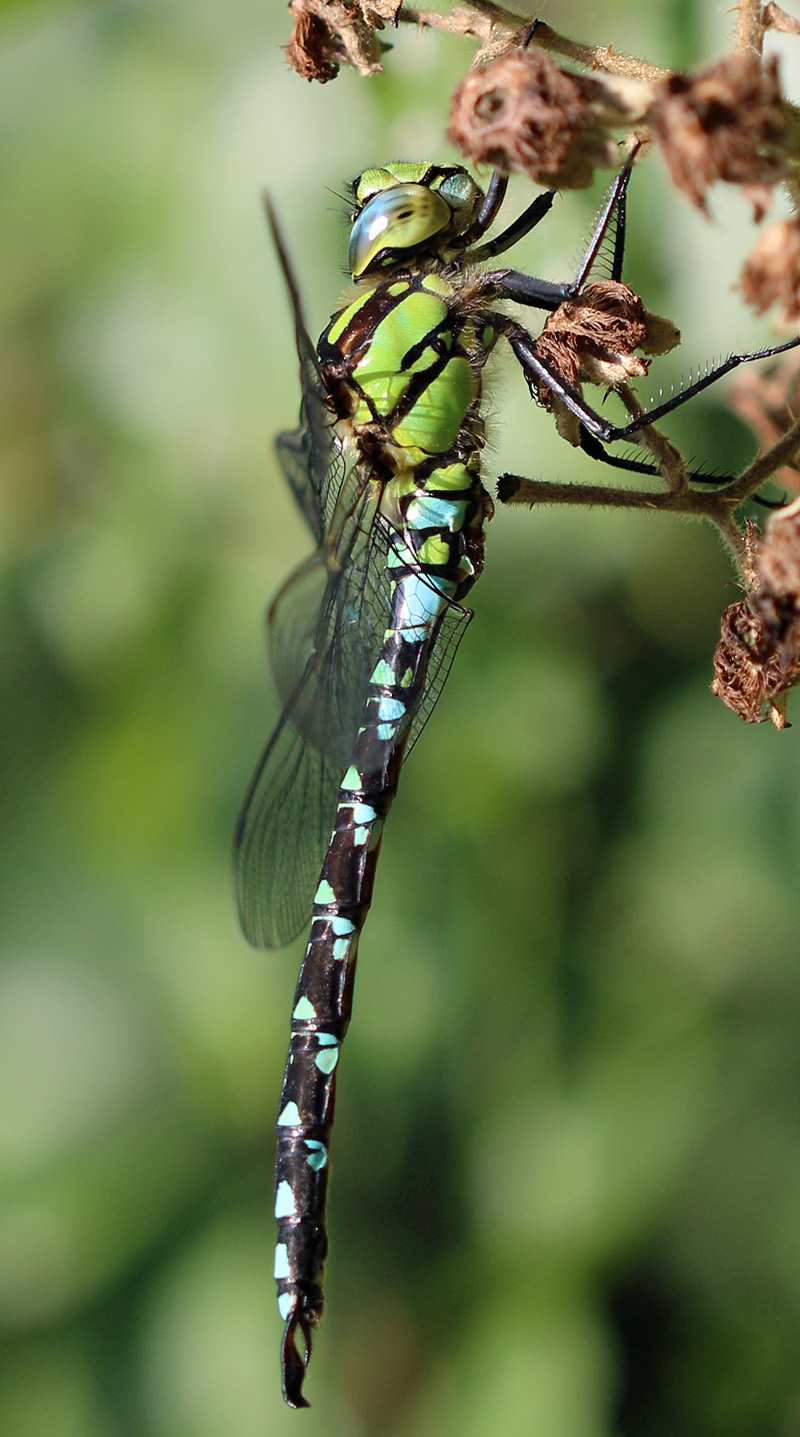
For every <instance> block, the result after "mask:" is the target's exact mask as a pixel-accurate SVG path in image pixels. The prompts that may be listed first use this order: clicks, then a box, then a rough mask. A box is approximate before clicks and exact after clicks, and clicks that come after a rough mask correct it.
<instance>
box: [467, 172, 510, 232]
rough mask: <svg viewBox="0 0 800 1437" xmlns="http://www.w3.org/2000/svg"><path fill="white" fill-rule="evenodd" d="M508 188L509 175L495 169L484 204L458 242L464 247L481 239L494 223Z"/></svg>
mask: <svg viewBox="0 0 800 1437" xmlns="http://www.w3.org/2000/svg"><path fill="white" fill-rule="evenodd" d="M507 189H508V176H507V175H501V173H500V171H499V170H493V171H492V178H491V179H490V181H489V184H488V186H487V189H486V195H485V198H484V201H483V204H482V205H481V207H480V209H479V211H478V213H477V215H476V216H475V219H474V220H473V221H472V224H471V225H470V227H469V229H468V230H465V231H464V233H463V235H461V236H460V237H459V241H458V243H459V245H460V246H461V247H462V249H467V247H468V246H469V245H471V244H474V243H475V241H476V240H479V239H480V237H481V235H484V234H485V233H486V231H487V230H488V228H489V226H490V225H492V224H494V222H495V220H496V218H497V214H498V211H499V209H500V206H501V205H502V203H503V200H504V199H505V197H506V190H507Z"/></svg>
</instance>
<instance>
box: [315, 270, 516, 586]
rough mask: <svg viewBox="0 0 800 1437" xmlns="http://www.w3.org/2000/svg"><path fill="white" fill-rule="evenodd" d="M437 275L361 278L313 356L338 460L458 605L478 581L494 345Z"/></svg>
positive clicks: (470, 308)
mask: <svg viewBox="0 0 800 1437" xmlns="http://www.w3.org/2000/svg"><path fill="white" fill-rule="evenodd" d="M463 283H464V282H463V280H462V276H461V274H460V273H459V272H458V270H453V269H451V270H450V272H449V273H446V272H445V266H441V267H439V266H436V265H435V264H434V265H433V266H430V264H429V266H428V267H426V268H425V269H423V268H422V267H420V269H416V268H413V269H412V268H406V269H404V270H399V269H398V270H394V271H393V272H391V273H389V274H387V275H386V276H385V277H383V278H381V277H378V276H375V277H368V278H366V279H365V280H363V281H362V282H361V283H360V285H359V288H358V293H357V295H356V298H355V299H354V300H352V301H351V303H350V304H348V305H347V306H346V307H345V308H344V309H343V310H341V311H340V312H339V313H338V314H336V315H334V317H333V319H332V320H331V322H330V324H329V326H328V328H327V329H326V330H325V332H324V333H323V335H322V337H321V339H320V341H319V346H318V353H319V359H320V367H321V373H322V378H323V382H324V384H325V388H326V391H327V393H328V395H329V397H330V402H331V404H332V407H333V409H334V411H335V414H336V418H337V420H338V422H339V423H338V427H339V432H340V435H341V437H342V440H343V443H344V446H345V448H346V449H347V450H348V451H349V452H350V454H351V457H353V458H354V459H355V461H356V462H360V463H361V464H362V465H364V466H365V467H368V469H369V473H370V476H371V477H372V478H373V479H377V480H381V481H383V486H384V487H383V494H382V499H381V511H382V513H383V515H384V517H385V518H386V519H387V520H388V521H389V522H390V523H391V524H392V525H393V527H394V528H395V529H397V530H399V531H402V532H403V533H404V535H405V536H406V541H407V542H408V543H409V544H410V545H411V547H412V549H413V552H414V557H415V560H416V562H418V563H420V564H424V565H427V566H431V567H439V568H440V569H441V572H443V573H444V572H445V571H447V572H448V574H450V575H451V576H452V578H453V580H454V582H455V584H456V588H457V593H458V596H459V597H461V596H462V595H463V593H465V592H466V590H467V588H469V587H470V585H471V583H472V582H474V579H475V578H476V577H477V575H478V574H479V573H480V569H481V565H482V558H483V526H484V523H485V521H486V519H487V518H488V517H489V514H490V513H491V501H490V500H489V498H488V495H487V494H486V492H485V490H484V488H483V486H482V484H481V482H480V451H481V449H482V447H483V440H484V430H483V421H482V418H481V413H480V395H481V371H482V369H483V366H484V364H485V362H486V359H487V357H488V354H489V353H490V350H491V347H492V343H493V339H494V336H493V334H492V332H491V330H490V328H489V326H488V325H484V324H483V323H482V322H481V320H480V319H478V320H476V318H475V306H474V300H472V301H471V302H470V303H467V302H466V301H465V300H464V299H463V297H462V288H463Z"/></svg>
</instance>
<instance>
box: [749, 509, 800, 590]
mask: <svg viewBox="0 0 800 1437" xmlns="http://www.w3.org/2000/svg"><path fill="white" fill-rule="evenodd" d="M756 569H757V572H758V577H759V580H760V588H761V592H762V594H764V595H768V596H770V597H772V598H775V599H780V600H781V601H783V602H784V603H787V604H791V605H792V606H793V608H794V609H795V610H796V611H797V613H799V614H800V499H795V500H794V503H792V504H787V505H786V507H785V508H783V509H777V510H776V511H775V513H774V514H771V515H770V518H769V522H768V524H767V529H766V533H765V535H764V538H763V539H762V540H761V543H760V544H759V546H758V550H757V552H756Z"/></svg>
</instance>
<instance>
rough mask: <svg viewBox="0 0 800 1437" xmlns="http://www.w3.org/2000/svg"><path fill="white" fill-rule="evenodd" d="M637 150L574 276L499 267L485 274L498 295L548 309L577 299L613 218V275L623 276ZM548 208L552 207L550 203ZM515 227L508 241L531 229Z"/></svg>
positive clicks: (488, 252) (488, 251) (486, 254)
mask: <svg viewBox="0 0 800 1437" xmlns="http://www.w3.org/2000/svg"><path fill="white" fill-rule="evenodd" d="M637 149H638V146H637ZM635 154H636V150H634V151H633V153H632V154H631V155H630V157H629V159H628V162H627V164H626V165H625V167H624V169H621V170H620V172H619V174H618V175H617V177H616V179H615V180H614V183H613V185H612V186H611V189H610V190H609V192H608V195H607V196H606V199H605V203H604V204H603V208H602V209H601V211H600V214H599V215H598V218H597V224H596V225H595V228H594V233H593V235H592V237H591V239H590V241H589V243H588V245H587V247H586V252H585V254H584V255H583V258H582V260H581V262H580V264H579V265H578V270H577V273H576V275H575V278H574V279H573V280H569V281H568V282H566V283H564V284H553V283H551V282H550V281H549V280H544V279H537V278H536V277H535V276H534V275H530V274H523V273H522V272H521V271H520V270H516V269H510V270H505V271H503V270H498V272H497V273H496V274H492V275H487V276H486V278H487V279H488V280H491V281H493V282H494V283H495V285H496V292H497V297H498V299H513V300H515V301H516V303H517V304H525V305H528V306H530V307H531V308H532V309H546V310H554V309H558V306H559V305H560V304H563V303H564V301H565V300H568V299H574V298H575V296H576V295H577V294H579V293H580V291H581V289H582V288H583V285H584V283H585V280H586V277H587V275H588V274H589V271H590V270H591V268H592V265H593V264H594V262H595V260H596V259H597V255H598V253H599V250H600V247H601V245H602V243H603V240H604V239H605V236H606V233H607V232H608V227H609V225H610V224H611V222H612V220H614V219H615V220H616V230H615V234H614V250H613V254H612V258H611V278H612V279H613V280H619V279H620V278H621V276H622V265H623V261H624V258H625V231H626V213H627V210H626V205H627V193H628V185H629V183H630V178H631V172H632V165H633V159H634V156H635ZM552 193H553V192H552V191H548V194H549V195H550V196H551V197H552ZM544 198H545V197H544V196H540V199H544ZM535 203H536V201H534V204H535ZM531 208H533V206H531ZM547 208H548V209H549V208H550V206H549V204H548V206H547ZM526 214H527V211H526ZM522 219H524V215H523V216H520V220H522ZM518 223H519V222H518ZM534 223H536V221H534ZM528 228H532V226H530V225H529V226H528ZM514 230H515V227H514V225H511V226H510V228H509V229H508V230H507V231H506V234H508V235H511V236H512V238H511V239H510V240H509V242H508V243H509V245H510V244H515V243H516V241H517V240H518V239H521V238H522V235H523V234H527V232H528V231H527V229H523V230H522V231H521V232H520V233H516V232H514V233H513V234H512V232H513V231H514ZM505 237H506V236H505V235H500V236H499V238H498V240H497V241H495V244H496V245H497V248H491V247H490V246H489V245H487V246H484V247H483V249H482V250H481V251H480V253H479V254H477V257H478V258H479V259H489V258H491V256H492V255H495V254H499V253H500V249H501V248H502V249H507V248H508V245H506V244H502V246H501V245H500V241H502V240H504V239H505ZM470 258H472V256H470Z"/></svg>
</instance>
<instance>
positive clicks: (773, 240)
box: [738, 215, 800, 325]
mask: <svg viewBox="0 0 800 1437" xmlns="http://www.w3.org/2000/svg"><path fill="white" fill-rule="evenodd" d="M738 287H739V289H740V290H741V292H742V295H743V296H744V300H745V303H746V304H751V305H752V306H753V308H754V309H755V311H756V313H757V314H763V313H764V311H765V310H767V309H769V308H770V307H771V306H772V305H773V304H780V305H781V306H782V316H781V318H782V322H783V323H784V324H787V325H793V324H797V322H798V320H800V217H798V216H797V215H794V216H793V217H792V218H791V219H788V220H780V221H779V222H778V223H777V224H773V225H768V226H767V228H766V229H765V230H764V232H763V234H761V235H759V237H758V239H757V241H756V243H755V245H754V246H753V248H752V250H751V251H750V254H749V255H748V257H747V259H746V260H745V263H744V268H743V269H742V273H741V276H740V278H739V286H738Z"/></svg>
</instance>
